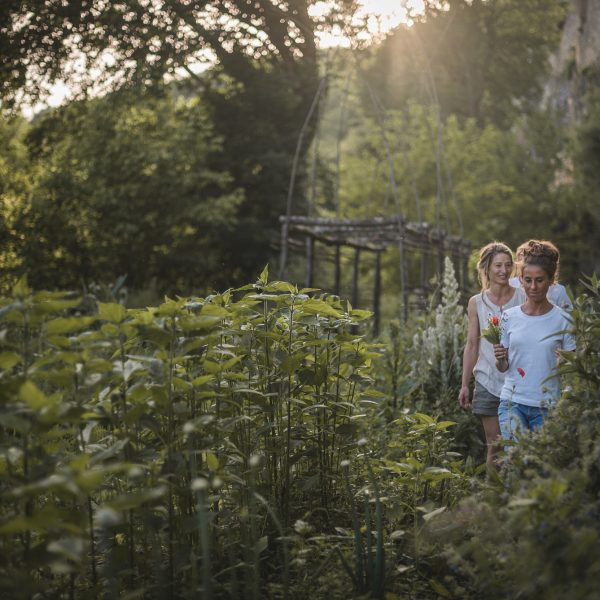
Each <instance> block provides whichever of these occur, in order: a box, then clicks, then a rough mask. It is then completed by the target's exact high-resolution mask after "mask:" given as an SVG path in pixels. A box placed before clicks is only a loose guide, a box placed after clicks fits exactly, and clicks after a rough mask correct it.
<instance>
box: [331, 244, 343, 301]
mask: <svg viewBox="0 0 600 600" xmlns="http://www.w3.org/2000/svg"><path fill="white" fill-rule="evenodd" d="M341 255H342V247H341V246H340V244H336V245H335V271H334V275H333V293H334V294H335V295H336V296H339V295H340V281H341V278H342V269H341Z"/></svg>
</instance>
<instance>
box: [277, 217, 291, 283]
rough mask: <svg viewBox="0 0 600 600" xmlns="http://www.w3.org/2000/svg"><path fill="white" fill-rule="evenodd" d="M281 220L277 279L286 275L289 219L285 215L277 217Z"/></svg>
mask: <svg viewBox="0 0 600 600" xmlns="http://www.w3.org/2000/svg"><path fill="white" fill-rule="evenodd" d="M279 220H280V222H281V250H280V251H279V279H285V278H286V276H287V272H286V271H287V260H288V235H289V227H290V225H289V219H288V218H287V217H279Z"/></svg>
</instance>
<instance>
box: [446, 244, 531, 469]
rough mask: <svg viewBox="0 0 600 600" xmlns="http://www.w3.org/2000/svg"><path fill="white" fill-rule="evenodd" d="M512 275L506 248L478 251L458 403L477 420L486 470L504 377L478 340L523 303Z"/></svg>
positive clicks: (496, 436) (495, 433)
mask: <svg viewBox="0 0 600 600" xmlns="http://www.w3.org/2000/svg"><path fill="white" fill-rule="evenodd" d="M512 271H513V255H512V251H511V249H510V248H509V247H508V246H507V245H506V244H503V243H502V242H492V243H491V244H487V245H486V246H484V247H483V248H481V249H480V251H479V261H478V263H477V274H478V277H479V281H480V283H481V292H480V293H479V294H476V295H475V296H473V297H472V298H471V299H470V300H469V304H468V306H467V318H468V329H467V340H466V344H465V349H464V353H463V371H462V386H461V389H460V393H459V395H458V401H459V404H460V406H461V408H463V409H465V410H468V409H471V410H472V411H473V414H475V415H477V416H478V417H479V418H480V420H481V424H482V425H483V430H484V433H485V440H486V444H487V460H486V462H487V464H488V466H489V467H493V465H494V457H495V454H496V451H497V447H498V446H497V441H498V439H499V438H500V427H499V424H498V405H499V403H500V398H499V396H500V391H501V390H502V386H503V384H504V375H503V374H502V373H500V372H499V371H498V370H497V369H496V367H495V357H494V350H493V347H492V344H491V343H490V342H489V341H488V340H487V339H485V338H483V337H481V332H482V331H483V330H484V329H485V328H486V327H487V326H488V324H489V320H490V319H492V318H495V319H496V320H500V319H501V318H502V315H503V313H504V311H506V310H507V309H509V308H511V307H513V306H519V305H520V304H522V303H523V302H524V301H525V295H524V293H523V291H522V290H521V289H515V288H514V287H511V286H510V285H509V278H510V276H511V273H512ZM472 375H474V376H475V388H474V391H473V400H472V402H471V399H470V389H469V384H470V382H471V376H472Z"/></svg>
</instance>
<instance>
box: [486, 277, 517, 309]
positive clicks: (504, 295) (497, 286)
mask: <svg viewBox="0 0 600 600" xmlns="http://www.w3.org/2000/svg"><path fill="white" fill-rule="evenodd" d="M486 291H487V295H488V297H489V299H490V300H491V301H492V302H493V303H494V304H495V305H496V306H504V305H505V304H506V303H507V302H509V301H510V299H511V298H512V297H513V295H514V293H515V288H514V287H512V286H511V285H509V283H508V281H507V282H506V283H492V284H490V287H489V288H488V289H487V290H486Z"/></svg>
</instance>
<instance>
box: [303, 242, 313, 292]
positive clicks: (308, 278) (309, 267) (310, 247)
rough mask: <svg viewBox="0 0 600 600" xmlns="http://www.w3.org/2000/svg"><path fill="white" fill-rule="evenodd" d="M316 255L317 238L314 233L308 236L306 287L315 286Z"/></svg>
mask: <svg viewBox="0 0 600 600" xmlns="http://www.w3.org/2000/svg"><path fill="white" fill-rule="evenodd" d="M314 257H315V238H314V237H313V236H312V235H307V236H306V280H305V285H304V287H307V288H309V287H312V286H313V273H314V262H315V261H314Z"/></svg>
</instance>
